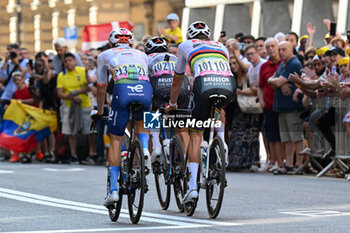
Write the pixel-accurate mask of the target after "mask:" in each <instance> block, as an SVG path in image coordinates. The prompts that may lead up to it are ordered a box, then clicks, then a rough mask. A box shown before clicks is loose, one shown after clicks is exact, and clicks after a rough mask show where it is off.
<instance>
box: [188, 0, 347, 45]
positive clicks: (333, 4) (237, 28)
mask: <svg viewBox="0 0 350 233" xmlns="http://www.w3.org/2000/svg"><path fill="white" fill-rule="evenodd" d="M323 19H330V20H331V21H333V22H336V23H337V32H338V33H339V34H340V35H342V36H345V35H346V31H347V30H350V4H349V0H205V1H203V0H186V1H185V8H184V10H183V15H182V30H183V34H184V35H185V33H186V29H187V26H188V25H189V23H191V22H193V21H195V20H203V21H205V22H207V23H208V25H209V27H210V28H213V39H218V38H219V35H220V31H221V30H225V31H226V34H227V35H228V37H233V36H234V35H235V34H236V33H238V32H243V33H248V34H252V35H253V36H255V37H258V36H262V35H264V36H273V35H275V34H276V33H277V32H284V33H286V32H289V31H294V32H296V33H297V34H299V35H305V34H307V30H306V24H307V23H308V22H311V23H312V24H313V25H315V26H316V29H317V31H316V35H315V39H314V43H315V45H316V46H318V45H321V44H323V42H322V39H323V37H324V36H325V34H326V33H327V28H326V27H325V26H324V24H323Z"/></svg>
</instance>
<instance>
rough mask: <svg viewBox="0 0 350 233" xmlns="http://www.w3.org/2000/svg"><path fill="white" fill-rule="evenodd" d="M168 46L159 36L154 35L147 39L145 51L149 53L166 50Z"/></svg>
mask: <svg viewBox="0 0 350 233" xmlns="http://www.w3.org/2000/svg"><path fill="white" fill-rule="evenodd" d="M167 51H168V46H167V44H166V41H165V40H164V39H163V38H162V37H160V36H155V37H152V38H151V39H149V40H148V41H147V43H146V45H145V53H146V54H151V53H161V52H167Z"/></svg>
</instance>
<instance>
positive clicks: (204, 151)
mask: <svg viewBox="0 0 350 233" xmlns="http://www.w3.org/2000/svg"><path fill="white" fill-rule="evenodd" d="M207 149H208V142H207V141H204V140H203V141H202V142H201V155H202V166H203V169H202V171H203V172H205V169H206V167H207V155H208V152H207Z"/></svg>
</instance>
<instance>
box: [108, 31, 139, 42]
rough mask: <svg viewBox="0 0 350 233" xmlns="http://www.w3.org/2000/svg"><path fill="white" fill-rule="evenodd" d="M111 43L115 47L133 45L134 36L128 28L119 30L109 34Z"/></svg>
mask: <svg viewBox="0 0 350 233" xmlns="http://www.w3.org/2000/svg"><path fill="white" fill-rule="evenodd" d="M108 40H109V42H110V43H111V44H113V45H118V44H132V42H133V36H132V33H131V32H130V31H129V30H128V29H126V28H118V29H115V30H113V31H111V33H110V34H109V38H108Z"/></svg>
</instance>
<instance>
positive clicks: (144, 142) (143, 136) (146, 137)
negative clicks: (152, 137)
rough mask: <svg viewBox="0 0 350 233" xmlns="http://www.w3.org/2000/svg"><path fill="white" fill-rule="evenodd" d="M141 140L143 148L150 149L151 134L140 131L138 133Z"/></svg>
mask: <svg viewBox="0 0 350 233" xmlns="http://www.w3.org/2000/svg"><path fill="white" fill-rule="evenodd" d="M137 137H138V138H139V140H140V141H141V144H142V147H143V149H148V140H149V135H148V134H145V133H139V134H138V135H137Z"/></svg>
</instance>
